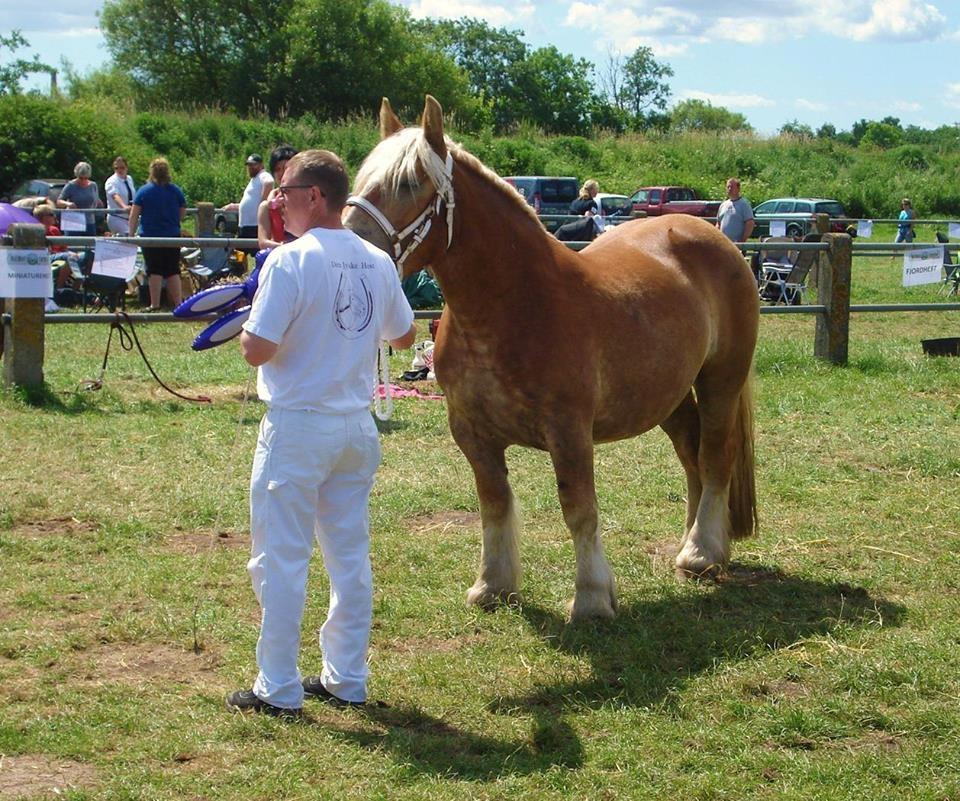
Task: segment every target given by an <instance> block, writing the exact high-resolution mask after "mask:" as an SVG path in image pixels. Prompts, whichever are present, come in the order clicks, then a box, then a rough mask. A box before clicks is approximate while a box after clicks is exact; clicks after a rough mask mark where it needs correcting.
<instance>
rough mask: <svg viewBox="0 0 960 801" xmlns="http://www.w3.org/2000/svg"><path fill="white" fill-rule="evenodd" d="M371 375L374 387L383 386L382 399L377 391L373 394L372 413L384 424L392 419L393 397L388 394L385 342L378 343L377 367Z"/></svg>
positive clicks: (388, 378)
mask: <svg viewBox="0 0 960 801" xmlns="http://www.w3.org/2000/svg"><path fill="white" fill-rule="evenodd" d="M373 375H374V385H376V384H377V383H378V382H379V383H381V384H382V386H383V397H382V398H381V397H380V391H379V389H378V390H377V391H376V392H374V393H373V413H374V414H375V415H376V416H377V419H378V420H382V421H383V422H384V423H385V422H387V420H389V419H390V418H391V417H393V395H392V394H391V393H390V354H389V352H388V350H387V343H386V342H385V341H381V342H380V350H379V352H378V353H377V365H376V366H375V367H374V368H373Z"/></svg>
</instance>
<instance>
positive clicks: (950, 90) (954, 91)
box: [943, 83, 960, 108]
mask: <svg viewBox="0 0 960 801" xmlns="http://www.w3.org/2000/svg"><path fill="white" fill-rule="evenodd" d="M943 102H944V104H945V105H947V106H950V107H951V108H960V83H948V84H947V85H946V86H945V87H944V98H943Z"/></svg>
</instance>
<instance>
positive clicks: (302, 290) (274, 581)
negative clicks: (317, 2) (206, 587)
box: [227, 150, 416, 715]
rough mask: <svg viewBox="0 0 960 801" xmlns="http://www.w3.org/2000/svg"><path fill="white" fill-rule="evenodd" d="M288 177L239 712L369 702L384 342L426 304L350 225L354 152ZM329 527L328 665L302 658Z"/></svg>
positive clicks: (271, 315) (265, 366) (306, 164)
mask: <svg viewBox="0 0 960 801" xmlns="http://www.w3.org/2000/svg"><path fill="white" fill-rule="evenodd" d="M283 178H284V183H283V184H282V185H281V186H280V187H278V189H279V194H280V197H281V198H282V201H283V203H284V210H283V215H284V220H285V223H286V229H287V230H288V231H289V232H290V233H292V234H293V235H295V236H296V237H298V238H297V239H296V240H294V241H292V242H288V243H286V244H284V245H281V246H279V247H278V248H276V249H275V250H274V251H273V252H272V253H271V254H270V256H269V257H268V258H267V261H266V263H265V264H264V266H263V270H262V273H261V278H260V286H259V289H258V290H257V294H256V296H255V297H254V300H253V308H252V310H251V312H250V317H249V319H248V320H247V322H246V323H244V325H243V328H244V331H243V332H242V334H241V335H240V346H241V349H242V351H243V356H244V358H245V359H246V360H247V362H249V363H250V364H252V365H254V366H257V367H259V368H260V369H259V370H258V373H257V391H258V393H259V396H260V398H261V399H262V400H263V401H264V402H265V403H266V404H267V412H266V414H265V415H264V417H263V420H262V421H261V423H260V435H259V438H258V442H257V449H256V453H255V455H254V459H253V474H252V477H251V479H250V535H251V540H252V546H251V557H250V561H249V563H248V565H247V569H248V572H249V573H250V577H251V579H252V581H253V589H254V593H255V594H256V596H257V600H258V601H259V602H260V607H261V610H262V618H261V624H260V639H259V641H258V642H257V665H258V666H259V669H260V671H259V674H258V675H257V678H256V680H255V681H254V683H253V687H252V689H249V690H246V689H245V690H239V691H237V692H234V693H231V694H230V695H229V696H228V697H227V706H228V707H229V708H230V709H234V710H241V711H254V712H261V713H266V714H270V715H296V714H298V713H299V712H300V709H301V707H302V705H303V698H304V695H305V694H306V695H310V696H314V697H318V698H320V699H322V700H324V701H326V702H327V703H330V704H333V705H337V706H344V705H359V704H362V703H364V702H365V701H366V697H367V663H366V656H367V646H368V643H369V639H370V625H371V616H372V609H373V584H372V573H371V569H370V556H369V513H368V508H367V507H368V503H369V497H370V490H371V488H372V487H373V480H374V473H375V472H376V469H377V465H378V463H379V461H380V443H379V440H378V438H377V428H376V424H375V423H374V420H373V417H372V416H371V414H370V402H371V398H372V396H373V390H374V383H375V376H374V367H375V363H376V356H377V350H378V346H379V343H380V341H381V340H382V339H386V340H388V341H389V342H390V344H391V345H393V346H394V347H395V348H408V347H410V346H411V345H412V344H413V341H414V337H415V334H416V329H415V327H414V324H413V312H412V311H411V309H410V305H409V304H408V303H407V300H406V298H405V297H404V294H403V290H402V289H401V288H400V279H399V278H398V277H397V273H396V270H395V268H394V265H393V262H392V261H391V260H390V257H389V256H387V254H386V253H384V252H383V251H381V250H379V249H377V248H376V247H374V246H373V245H371V244H369V243H367V242H365V241H364V240H362V239H360V238H359V237H358V236H357V235H356V234H354V233H353V232H352V231H348V230H347V229H345V228H343V226H342V225H341V222H340V214H341V211H342V210H343V207H344V204H345V203H346V199H347V192H348V187H347V173H346V169H345V168H344V166H343V162H342V161H341V160H340V159H339V158H338V157H337V156H336V155H335V154H333V153H331V152H329V151H325V150H307V151H304V152H301V153H299V154H297V155H296V156H294V157H293V158H292V159H290V161H289V163H288V164H287V169H286V172H285V173H284V176H283ZM314 538H316V540H317V542H319V544H320V549H321V552H322V554H323V561H324V565H325V567H326V570H327V573H328V575H329V577H330V606H329V611H328V614H327V620H326V622H325V623H324V624H323V627H322V628H321V630H320V647H321V649H322V651H323V668H322V672H321V673H320V675H318V676H307V677H306V678H303V677H302V676H301V674H300V672H299V669H298V667H297V655H298V651H299V647H300V624H301V620H302V617H303V609H304V604H305V602H306V584H307V567H308V564H309V561H310V555H311V552H312V549H313V541H314Z"/></svg>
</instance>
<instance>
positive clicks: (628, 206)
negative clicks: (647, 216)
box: [595, 192, 633, 218]
mask: <svg viewBox="0 0 960 801" xmlns="http://www.w3.org/2000/svg"><path fill="white" fill-rule="evenodd" d="M595 200H598V201H599V202H600V214H601V215H603V216H604V217H625V218H630V217H632V216H633V201H632V200H631V199H630V198H628V197H627V196H626V195H614V194H611V193H609V192H598V193H597V196H596V198H595Z"/></svg>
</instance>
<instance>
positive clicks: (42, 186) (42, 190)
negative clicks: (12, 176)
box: [8, 178, 70, 203]
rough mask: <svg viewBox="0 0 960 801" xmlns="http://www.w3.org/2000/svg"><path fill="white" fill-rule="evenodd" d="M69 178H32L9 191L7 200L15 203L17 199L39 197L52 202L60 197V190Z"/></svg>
mask: <svg viewBox="0 0 960 801" xmlns="http://www.w3.org/2000/svg"><path fill="white" fill-rule="evenodd" d="M69 180H70V179H69V178H32V179H30V180H29V181H24V182H23V183H22V184H20V185H19V186H18V187H17V188H16V189H14V190H13V192H11V193H10V195H9V196H8V197H9V202H10V203H16V202H17V201H18V200H25V199H27V198H39V199H40V200H49V201H50V202H53V201H55V200H56V199H57V198H58V197H60V192H61V191H62V189H63V187H65V186H66V185H67V183H68V181H69ZM38 202H39V201H38Z"/></svg>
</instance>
